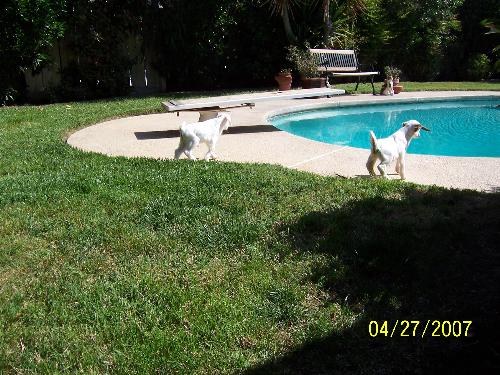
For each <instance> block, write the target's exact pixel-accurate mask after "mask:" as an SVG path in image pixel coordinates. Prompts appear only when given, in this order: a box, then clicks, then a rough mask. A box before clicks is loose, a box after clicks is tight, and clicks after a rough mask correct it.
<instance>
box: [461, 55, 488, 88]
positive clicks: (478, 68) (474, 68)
mask: <svg viewBox="0 0 500 375" xmlns="http://www.w3.org/2000/svg"><path fill="white" fill-rule="evenodd" d="M490 66H491V65H490V59H489V58H488V56H486V55H485V54H483V53H480V54H476V55H474V56H472V57H471V58H470V59H469V63H468V68H467V74H468V75H469V78H470V79H472V80H474V81H479V80H481V79H486V78H488V77H489V76H490V75H491V69H490Z"/></svg>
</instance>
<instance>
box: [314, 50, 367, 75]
mask: <svg viewBox="0 0 500 375" xmlns="http://www.w3.org/2000/svg"><path fill="white" fill-rule="evenodd" d="M309 52H311V54H312V56H313V59H314V61H315V62H316V65H318V71H320V72H356V71H357V70H358V68H359V66H358V59H357V58H356V52H355V51H354V50H352V49H316V48H313V49H310V50H309Z"/></svg>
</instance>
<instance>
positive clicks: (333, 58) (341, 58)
mask: <svg viewBox="0 0 500 375" xmlns="http://www.w3.org/2000/svg"><path fill="white" fill-rule="evenodd" d="M309 52H311V54H312V56H313V59H314V61H315V62H316V65H317V66H318V71H320V72H323V73H325V74H326V76H327V79H328V75H331V76H332V77H357V78H358V82H357V83H356V88H355V89H354V91H356V90H357V89H358V86H359V84H360V83H361V79H362V78H364V79H368V78H369V79H370V81H371V84H372V91H373V95H375V87H374V86H373V77H374V76H376V75H378V74H379V72H375V71H368V72H363V71H361V69H360V67H361V66H362V65H361V64H359V62H358V59H357V57H356V52H355V51H354V50H351V49H315V48H314V49H310V50H309ZM372 70H373V67H372ZM327 82H328V81H327Z"/></svg>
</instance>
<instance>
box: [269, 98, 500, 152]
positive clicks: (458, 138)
mask: <svg viewBox="0 0 500 375" xmlns="http://www.w3.org/2000/svg"><path fill="white" fill-rule="evenodd" d="M498 105H500V98H491V99H474V98H473V99H465V100H453V101H432V102H416V103H396V104H395V103H391V104H372V105H356V106H351V107H332V108H328V109H321V110H313V111H307V112H299V113H292V114H288V115H282V116H275V117H273V118H271V119H270V121H271V123H272V124H273V125H274V126H275V127H277V128H278V129H281V130H284V131H286V132H289V133H292V134H295V135H298V136H301V137H304V138H309V139H313V140H315V141H320V142H325V143H331V144H337V145H346V146H352V147H359V148H365V149H369V148H370V141H369V135H368V131H369V130H373V131H374V132H375V134H376V136H377V138H383V137H387V136H389V135H391V134H392V133H394V132H395V131H396V130H398V129H399V128H400V127H401V124H402V123H403V122H404V121H407V120H411V119H415V120H418V121H419V122H420V123H422V124H424V125H425V126H427V127H428V128H430V129H431V130H432V131H431V132H424V131H421V132H420V134H421V137H420V138H418V139H414V140H413V141H412V143H411V145H410V147H409V148H408V152H409V153H414V154H427V155H445V156H487V157H500V108H497V106H498Z"/></svg>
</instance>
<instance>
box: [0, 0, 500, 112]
mask: <svg viewBox="0 0 500 375" xmlns="http://www.w3.org/2000/svg"><path fill="white" fill-rule="evenodd" d="M4 1H5V5H4V6H3V7H2V9H1V14H0V61H1V63H2V69H0V103H2V104H5V103H13V102H22V101H23V100H25V99H26V82H25V77H26V75H27V74H35V75H36V74H38V73H39V72H40V71H41V69H42V68H46V69H49V70H50V69H52V70H53V71H55V72H56V73H57V75H58V77H60V80H59V81H58V83H57V84H52V86H51V87H48V89H47V90H46V93H45V94H46V98H45V99H46V100H67V99H90V98H99V97H109V96H117V95H126V94H127V93H129V92H130V90H131V87H130V85H129V77H130V74H131V73H130V72H131V71H132V70H133V69H135V68H137V66H138V64H142V65H140V66H146V65H147V66H149V67H151V68H154V69H155V71H156V72H157V73H158V74H159V75H160V76H161V77H163V79H164V80H165V87H164V89H166V90H169V91H170V90H193V89H215V88H217V89H220V88H234V87H265V86H270V85H273V80H272V77H273V75H274V73H276V72H277V71H278V70H279V69H281V68H283V67H286V65H287V63H286V61H285V54H286V47H287V46H288V45H289V44H291V43H294V44H304V43H305V42H308V43H309V44H310V45H311V46H318V47H319V46H326V47H333V48H356V49H358V50H359V51H360V56H361V59H362V60H364V61H365V62H375V63H376V68H377V69H379V70H382V69H383V67H384V66H385V65H396V66H398V67H400V68H401V69H402V70H403V75H404V78H406V79H411V80H433V79H442V80H443V79H444V80H461V79H483V78H489V77H491V76H492V75H494V74H495V71H494V68H493V62H494V61H496V60H498V56H497V55H496V54H495V52H493V49H494V47H495V46H496V45H497V44H498V43H499V42H498V35H499V34H488V35H485V32H486V31H487V30H486V28H484V27H483V26H481V21H482V20H484V19H486V18H492V19H495V18H497V19H498V18H499V16H500V14H499V12H500V9H498V2H497V1H498V0H309V1H307V0H304V1H301V2H296V1H290V0H288V1H286V0H285V1H284V0H204V1H196V0H107V1H105V0H95V1H83V0H4ZM287 25H288V26H289V27H284V26H287ZM54 50H57V52H58V53H57V54H52V55H51V54H50V53H49V52H50V51H54ZM61 50H62V52H61ZM497 53H498V52H497ZM61 54H62V55H64V56H65V59H64V61H62V58H61ZM54 60H60V61H54ZM51 64H52V65H51Z"/></svg>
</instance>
